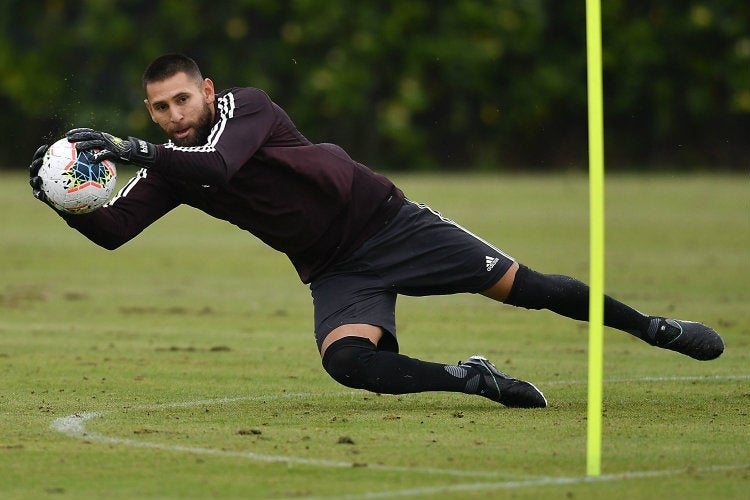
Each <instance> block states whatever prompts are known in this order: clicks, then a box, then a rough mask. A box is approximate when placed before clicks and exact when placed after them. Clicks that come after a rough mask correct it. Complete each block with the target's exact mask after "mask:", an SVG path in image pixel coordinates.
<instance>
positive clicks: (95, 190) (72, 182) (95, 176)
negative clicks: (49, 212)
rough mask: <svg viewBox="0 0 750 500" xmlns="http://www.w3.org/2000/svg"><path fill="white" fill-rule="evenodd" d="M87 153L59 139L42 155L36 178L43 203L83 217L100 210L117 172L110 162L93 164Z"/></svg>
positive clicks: (107, 198)
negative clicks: (38, 179)
mask: <svg viewBox="0 0 750 500" xmlns="http://www.w3.org/2000/svg"><path fill="white" fill-rule="evenodd" d="M92 155H93V153H92V152H91V151H83V152H80V153H79V152H78V151H76V145H75V143H72V142H68V140H67V139H65V138H63V139H60V140H59V141H57V142H56V143H54V144H53V145H52V146H50V147H49V149H47V152H46V153H45V154H44V160H43V161H42V166H41V168H40V169H39V176H40V177H41V178H42V191H44V194H45V195H47V200H49V202H50V203H51V204H52V205H53V206H54V207H55V208H56V209H58V210H61V211H63V212H68V213H70V214H85V213H88V212H92V211H94V210H96V209H97V208H99V207H101V206H102V205H104V204H105V203H107V201H108V200H109V198H110V197H111V196H112V193H113V192H114V190H115V184H116V183H117V170H116V169H115V164H114V163H112V162H111V161H107V160H105V161H102V162H98V163H96V162H94V161H92V159H91V157H92Z"/></svg>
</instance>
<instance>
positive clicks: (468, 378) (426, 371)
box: [323, 337, 482, 394]
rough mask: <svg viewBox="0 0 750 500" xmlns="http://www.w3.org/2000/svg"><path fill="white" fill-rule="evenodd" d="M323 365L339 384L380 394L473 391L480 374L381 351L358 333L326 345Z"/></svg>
mask: <svg viewBox="0 0 750 500" xmlns="http://www.w3.org/2000/svg"><path fill="white" fill-rule="evenodd" d="M323 367H324V368H325V370H326V371H327V372H328V374H329V375H330V376H331V377H332V378H333V379H334V380H336V381H337V382H339V383H340V384H343V385H345V386H347V387H352V388H355V389H366V390H368V391H372V392H379V393H383V394H406V393H414V392H424V391H449V392H464V393H467V394H476V392H477V391H478V389H479V383H480V381H481V378H482V377H481V375H479V373H478V372H477V371H476V370H473V369H471V368H466V367H461V366H453V365H443V364H440V363H432V362H429V361H421V360H418V359H414V358H410V357H408V356H404V355H402V354H397V353H395V352H391V351H381V350H379V349H378V348H377V347H376V346H375V345H374V344H373V343H372V342H370V341H369V340H367V339H365V338H361V337H344V338H342V339H339V340H337V341H335V342H333V343H332V344H331V345H329V346H328V348H327V349H326V352H325V354H324V356H323Z"/></svg>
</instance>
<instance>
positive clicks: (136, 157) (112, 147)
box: [65, 128, 156, 168]
mask: <svg viewBox="0 0 750 500" xmlns="http://www.w3.org/2000/svg"><path fill="white" fill-rule="evenodd" d="M65 136H66V137H67V138H68V141H70V142H75V143H76V150H78V151H89V150H93V149H96V150H98V152H95V153H94V155H93V157H92V159H93V160H94V161H97V162H99V161H104V160H111V161H114V162H115V163H117V162H120V163H132V164H135V165H140V166H142V167H146V168H148V167H152V166H153V165H154V163H155V162H156V146H154V145H153V144H151V143H150V142H146V141H144V140H142V139H137V138H135V137H128V138H127V139H120V138H119V137H115V136H114V135H112V134H108V133H107V132H100V131H99V130H94V129H91V128H74V129H73V130H69V131H68V133H67V134H65Z"/></svg>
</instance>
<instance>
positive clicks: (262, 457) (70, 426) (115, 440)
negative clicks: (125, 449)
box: [50, 392, 532, 479]
mask: <svg viewBox="0 0 750 500" xmlns="http://www.w3.org/2000/svg"><path fill="white" fill-rule="evenodd" d="M341 394H342V395H351V394H356V392H344V393H341ZM319 396H321V394H312V393H297V394H294V393H289V394H284V395H265V396H250V397H235V398H220V399H206V400H200V401H185V402H177V403H165V404H160V405H148V406H141V407H130V408H128V410H129V411H139V410H144V411H145V410H156V409H168V408H189V407H195V406H205V405H213V404H223V403H233V402H239V401H269V400H274V399H282V398H295V397H298V398H311V397H319ZM111 413H112V412H111V411H109V412H84V413H76V414H73V415H68V416H67V417H60V418H56V419H55V420H54V421H53V422H52V423H51V424H50V427H51V428H52V429H54V430H55V431H57V432H59V433H61V434H64V435H66V436H69V437H73V438H78V439H83V440H86V441H90V442H98V443H108V444H122V445H126V446H133V447H137V448H152V449H157V450H163V451H164V450H166V451H179V452H185V453H192V454H195V455H210V456H221V457H238V458H246V459H249V460H254V461H257V462H281V463H287V464H296V465H309V466H316V467H333V468H349V469H351V468H353V467H357V464H356V463H352V462H342V461H335V460H324V459H317V458H303V457H294V456H286V455H266V454H261V453H252V452H247V451H229V450H219V449H214V448H202V447H197V446H182V445H171V444H163V443H153V442H148V441H139V440H136V439H128V438H122V437H114V436H105V435H103V434H99V433H97V432H92V431H90V430H88V429H87V428H86V422H88V421H89V420H92V419H96V418H104V417H105V416H106V415H108V414H111ZM362 467H366V468H367V469H372V470H379V471H387V472H416V473H424V474H440V475H446V476H459V477H485V478H496V479H497V478H503V477H516V478H517V477H518V475H517V474H510V473H501V472H497V471H465V470H456V469H439V468H435V467H399V466H392V465H383V464H367V465H366V466H364V465H363V466H362ZM523 477H532V476H523Z"/></svg>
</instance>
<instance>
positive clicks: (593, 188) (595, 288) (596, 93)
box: [586, 0, 604, 476]
mask: <svg viewBox="0 0 750 500" xmlns="http://www.w3.org/2000/svg"><path fill="white" fill-rule="evenodd" d="M586 65H587V68H588V112H589V115H588V119H589V213H590V266H591V268H590V274H591V278H590V286H591V289H590V290H591V293H590V298H589V381H588V420H587V422H588V431H587V447H586V473H587V474H588V475H589V476H598V475H600V474H601V449H602V373H603V364H604V363H603V358H604V356H603V346H604V339H603V329H604V327H603V322H604V119H603V103H602V101H603V99H602V31H601V0H586Z"/></svg>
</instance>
